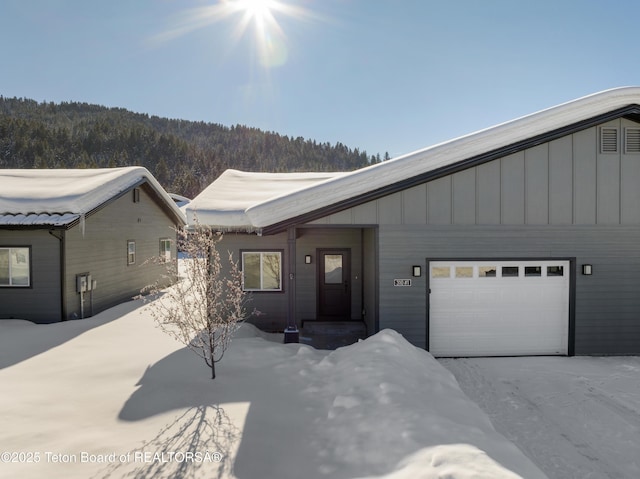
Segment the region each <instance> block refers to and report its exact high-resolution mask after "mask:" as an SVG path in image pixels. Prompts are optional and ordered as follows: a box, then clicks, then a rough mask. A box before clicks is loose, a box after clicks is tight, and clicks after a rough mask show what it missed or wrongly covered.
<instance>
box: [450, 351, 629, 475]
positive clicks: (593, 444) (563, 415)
mask: <svg viewBox="0 0 640 479" xmlns="http://www.w3.org/2000/svg"><path fill="white" fill-rule="evenodd" d="M440 362H441V363H442V364H443V365H444V366H446V367H447V368H448V369H449V370H451V371H452V372H453V373H454V374H455V376H456V378H457V379H458V382H459V383H460V385H461V387H462V389H463V390H464V391H465V392H466V393H467V395H468V396H469V397H470V398H471V399H473V400H474V401H475V402H476V403H477V404H479V405H480V406H481V407H482V409H483V410H485V411H486V412H487V413H488V414H489V416H490V417H491V420H492V422H493V424H494V426H495V427H496V429H497V430H498V431H499V432H501V433H502V434H504V435H505V436H506V437H508V438H509V439H511V440H512V441H513V442H515V443H516V444H517V445H518V447H519V448H520V449H521V450H522V451H523V452H525V453H526V454H527V456H529V457H530V458H531V459H532V460H533V461H534V462H535V463H536V464H537V465H538V467H540V468H541V469H542V470H543V471H544V472H545V473H546V474H547V476H548V477H549V478H550V479H614V478H615V479H618V478H620V479H622V478H624V479H637V478H640V357H604V358H592V357H573V358H566V357H538V358H480V359H442V360H440Z"/></svg>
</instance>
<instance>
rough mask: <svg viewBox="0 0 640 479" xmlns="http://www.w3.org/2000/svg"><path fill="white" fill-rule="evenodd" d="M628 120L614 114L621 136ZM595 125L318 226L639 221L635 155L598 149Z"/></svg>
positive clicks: (639, 175) (639, 176)
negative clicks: (601, 151)
mask: <svg viewBox="0 0 640 479" xmlns="http://www.w3.org/2000/svg"><path fill="white" fill-rule="evenodd" d="M631 125H634V126H636V127H637V123H633V122H631V121H630V120H626V119H618V120H614V121H611V122H608V123H605V124H604V126H614V127H616V128H618V129H619V132H620V135H622V134H623V131H624V127H626V126H631ZM599 128H600V127H599V126H596V127H592V128H588V129H586V130H583V131H580V132H577V133H574V134H572V135H567V136H565V137H563V138H559V139H557V140H553V141H550V142H548V143H543V144H541V145H538V146H535V147H532V148H528V149H526V150H523V151H519V152H516V153H513V154H511V155H508V156H505V157H503V158H499V159H496V160H493V161H490V162H488V163H485V164H483V165H479V166H475V167H472V168H469V169H467V170H464V171H461V172H458V173H454V174H452V175H449V176H445V177H443V178H440V179H437V180H433V181H430V182H428V183H425V184H423V185H419V186H415V187H413V188H410V189H407V190H405V191H403V192H401V193H394V194H393V195H389V196H387V197H384V198H381V199H378V200H375V201H371V202H368V203H364V204H362V205H360V206H357V207H355V208H351V209H346V210H344V211H341V212H340V213H337V214H334V215H331V216H328V217H326V218H321V219H319V220H317V221H315V222H314V223H316V224H333V225H347V224H355V225H358V224H381V225H390V224H405V225H412V224H414V225H419V224H423V225H453V224H460V225H491V224H504V225H571V224H574V225H593V224H602V225H617V224H628V225H635V224H640V188H638V185H639V184H640V154H624V152H623V148H622V144H621V148H620V152H618V153H613V154H611V153H605V154H603V153H600V149H599V134H598V131H599Z"/></svg>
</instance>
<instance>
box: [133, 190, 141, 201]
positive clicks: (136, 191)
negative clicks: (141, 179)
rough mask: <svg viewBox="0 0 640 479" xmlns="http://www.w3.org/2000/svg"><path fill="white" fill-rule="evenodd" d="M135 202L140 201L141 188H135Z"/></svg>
mask: <svg viewBox="0 0 640 479" xmlns="http://www.w3.org/2000/svg"><path fill="white" fill-rule="evenodd" d="M133 202H134V203H140V188H134V189H133Z"/></svg>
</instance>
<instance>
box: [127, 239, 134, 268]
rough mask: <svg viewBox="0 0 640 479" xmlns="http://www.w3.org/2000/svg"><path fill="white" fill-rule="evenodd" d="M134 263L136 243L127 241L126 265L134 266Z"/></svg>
mask: <svg viewBox="0 0 640 479" xmlns="http://www.w3.org/2000/svg"><path fill="white" fill-rule="evenodd" d="M135 262H136V242H135V241H132V240H129V241H127V264H134V263H135Z"/></svg>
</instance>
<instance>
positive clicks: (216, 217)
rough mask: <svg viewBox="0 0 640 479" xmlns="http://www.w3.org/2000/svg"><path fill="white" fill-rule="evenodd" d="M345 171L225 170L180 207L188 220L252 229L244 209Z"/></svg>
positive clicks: (221, 227) (340, 174)
mask: <svg viewBox="0 0 640 479" xmlns="http://www.w3.org/2000/svg"><path fill="white" fill-rule="evenodd" d="M346 174H347V173H331V172H329V173H326V172H325V173H250V172H246V171H238V170H226V171H225V172H224V173H222V174H221V175H220V176H219V177H218V178H217V179H216V180H215V181H214V182H213V183H211V184H210V185H209V186H208V187H207V188H206V189H204V190H203V191H202V192H201V193H200V194H199V195H198V196H196V197H195V198H194V199H193V200H192V201H191V202H190V203H189V204H188V205H186V207H185V208H184V211H185V212H186V214H187V220H188V222H189V224H194V223H196V222H197V223H199V224H203V225H209V226H213V227H215V228H217V229H219V230H222V231H224V230H238V229H240V230H244V231H254V230H255V229H256V228H254V225H253V222H252V219H251V218H250V217H249V216H248V215H247V211H248V210H249V209H251V208H252V207H254V206H256V205H260V204H263V203H266V202H269V201H273V200H277V199H278V198H280V197H286V196H287V195H290V194H292V193H294V192H296V191H303V190H305V189H307V188H309V187H311V186H314V185H318V184H322V183H323V182H325V181H330V180H332V179H335V178H339V177H341V176H344V175H346Z"/></svg>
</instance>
